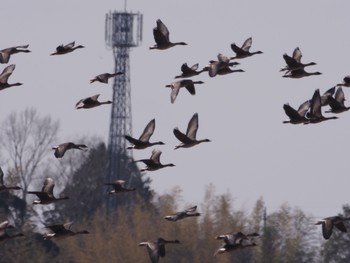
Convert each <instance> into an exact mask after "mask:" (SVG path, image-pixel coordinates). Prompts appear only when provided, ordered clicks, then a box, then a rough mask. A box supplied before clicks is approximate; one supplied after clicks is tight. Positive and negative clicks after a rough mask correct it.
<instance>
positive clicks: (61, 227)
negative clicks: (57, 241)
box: [45, 224, 67, 233]
mask: <svg viewBox="0 0 350 263" xmlns="http://www.w3.org/2000/svg"><path fill="white" fill-rule="evenodd" d="M45 227H46V228H48V229H50V230H51V231H52V232H54V233H64V232H66V231H67V229H66V228H65V226H64V225H63V224H58V225H50V226H45Z"/></svg>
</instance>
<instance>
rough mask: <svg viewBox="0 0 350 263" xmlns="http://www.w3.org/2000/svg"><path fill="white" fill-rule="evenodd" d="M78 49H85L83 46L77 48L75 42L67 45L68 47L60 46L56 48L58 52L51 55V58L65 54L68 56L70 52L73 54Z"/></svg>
mask: <svg viewBox="0 0 350 263" xmlns="http://www.w3.org/2000/svg"><path fill="white" fill-rule="evenodd" d="M78 48H84V46H82V45H78V46H75V41H73V42H71V43H69V44H67V45H59V46H58V47H57V48H56V51H55V52H53V53H51V54H50V55H51V56H54V55H64V54H67V53H70V52H73V51H74V50H76V49H78Z"/></svg>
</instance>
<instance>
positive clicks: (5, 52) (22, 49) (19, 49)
mask: <svg viewBox="0 0 350 263" xmlns="http://www.w3.org/2000/svg"><path fill="white" fill-rule="evenodd" d="M28 47H29V45H23V46H15V47H9V48H5V49H2V50H0V63H1V64H6V63H8V62H9V61H10V58H11V55H13V54H17V53H29V52H30V50H28V49H27V48H28Z"/></svg>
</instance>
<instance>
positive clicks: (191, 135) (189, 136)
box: [173, 113, 210, 149]
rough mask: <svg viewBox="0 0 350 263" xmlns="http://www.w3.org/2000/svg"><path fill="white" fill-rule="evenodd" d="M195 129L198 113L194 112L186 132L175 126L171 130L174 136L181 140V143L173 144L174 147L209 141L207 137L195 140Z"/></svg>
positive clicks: (185, 146) (190, 145)
mask: <svg viewBox="0 0 350 263" xmlns="http://www.w3.org/2000/svg"><path fill="white" fill-rule="evenodd" d="M197 130H198V113H195V114H194V115H193V116H192V118H191V120H190V121H189V123H188V126H187V131H186V134H184V133H182V132H180V131H179V129H178V128H175V129H174V130H173V132H174V135H175V137H176V138H177V139H178V140H179V141H181V144H179V145H177V146H175V149H178V148H189V147H192V146H195V145H197V144H200V143H202V142H210V140H209V139H202V140H197V139H196V135H197Z"/></svg>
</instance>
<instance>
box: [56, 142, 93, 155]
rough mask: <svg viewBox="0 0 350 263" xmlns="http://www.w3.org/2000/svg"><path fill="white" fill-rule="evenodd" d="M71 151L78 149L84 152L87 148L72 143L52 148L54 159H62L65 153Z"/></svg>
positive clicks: (83, 145)
mask: <svg viewBox="0 0 350 263" xmlns="http://www.w3.org/2000/svg"><path fill="white" fill-rule="evenodd" d="M71 149H78V150H81V151H84V152H85V151H87V150H88V147H87V146H86V145H85V144H75V143H73V142H65V143H61V144H59V145H57V146H54V147H52V150H55V152H54V155H55V157H56V158H62V157H63V156H64V154H65V153H66V151H68V150H71Z"/></svg>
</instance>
